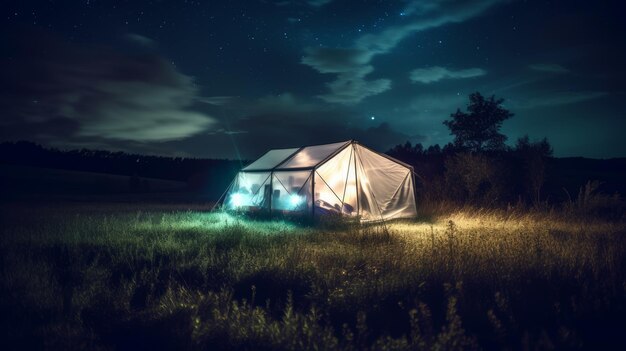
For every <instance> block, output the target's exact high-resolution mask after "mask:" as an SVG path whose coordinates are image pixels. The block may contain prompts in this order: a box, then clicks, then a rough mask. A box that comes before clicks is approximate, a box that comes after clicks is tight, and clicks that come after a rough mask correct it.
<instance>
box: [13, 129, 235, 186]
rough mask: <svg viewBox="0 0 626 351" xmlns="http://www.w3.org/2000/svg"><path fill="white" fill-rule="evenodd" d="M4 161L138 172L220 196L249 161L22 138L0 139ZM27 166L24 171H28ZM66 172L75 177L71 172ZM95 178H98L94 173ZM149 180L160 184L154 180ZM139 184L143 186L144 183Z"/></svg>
mask: <svg viewBox="0 0 626 351" xmlns="http://www.w3.org/2000/svg"><path fill="white" fill-rule="evenodd" d="M0 164H6V165H15V166H29V167H41V168H47V169H58V170H66V171H79V172H91V173H102V174H110V175H120V176H126V179H128V177H133V176H134V177H136V178H137V177H138V178H153V179H164V180H173V181H178V182H184V183H185V184H186V187H187V189H188V190H190V191H195V192H197V193H202V194H204V195H205V196H208V197H219V195H220V194H221V192H222V191H224V189H225V188H226V187H227V186H228V185H229V184H230V182H231V181H232V179H233V177H234V176H235V174H236V173H237V171H238V170H239V169H240V168H241V166H242V165H245V164H247V161H234V160H223V159H198V158H183V157H163V156H146V155H138V154H128V153H125V152H111V151H105V150H89V149H81V150H59V149H54V148H46V147H43V146H41V145H38V144H35V143H31V142H27V141H19V142H4V143H0ZM27 169H28V168H25V169H23V170H22V171H21V172H26V170H27ZM30 170H31V171H32V172H38V171H36V170H34V169H30ZM15 171H17V170H16V169H15ZM45 174H48V175H50V176H52V177H53V178H55V179H58V178H59V177H61V176H60V173H54V172H51V171H46V172H45ZM66 175H68V177H69V178H72V176H70V173H66ZM81 177H82V176H79V177H78V178H81ZM91 178H92V179H96V178H93V175H92V176H91ZM98 179H99V178H98ZM111 179H112V178H111ZM149 183H155V184H156V182H155V181H154V180H152V181H151V182H149ZM105 188H106V187H105ZM135 188H140V185H139V186H135ZM118 189H119V187H118Z"/></svg>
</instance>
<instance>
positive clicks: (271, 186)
mask: <svg viewBox="0 0 626 351" xmlns="http://www.w3.org/2000/svg"><path fill="white" fill-rule="evenodd" d="M273 197H274V172H270V202H269V204H270V217H272V198H273Z"/></svg>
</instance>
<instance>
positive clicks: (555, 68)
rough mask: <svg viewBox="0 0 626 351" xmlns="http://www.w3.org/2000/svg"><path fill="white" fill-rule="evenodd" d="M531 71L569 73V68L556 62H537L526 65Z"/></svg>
mask: <svg viewBox="0 0 626 351" xmlns="http://www.w3.org/2000/svg"><path fill="white" fill-rule="evenodd" d="M528 67H529V68H530V69H532V70H533V71H539V72H548V73H569V72H570V70H569V69H567V68H565V67H563V66H561V65H559V64H557V63H537V64H534V65H530V66H528Z"/></svg>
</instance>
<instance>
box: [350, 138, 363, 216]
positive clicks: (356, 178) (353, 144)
mask: <svg viewBox="0 0 626 351" xmlns="http://www.w3.org/2000/svg"><path fill="white" fill-rule="evenodd" d="M355 144H356V142H355V141H352V152H353V153H354V182H355V183H356V216H357V217H358V216H359V215H360V214H361V203H360V202H359V172H357V168H356V157H357V154H356V145H355Z"/></svg>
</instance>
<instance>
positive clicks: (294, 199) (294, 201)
mask: <svg viewBox="0 0 626 351" xmlns="http://www.w3.org/2000/svg"><path fill="white" fill-rule="evenodd" d="M289 203H290V204H291V206H293V207H297V206H298V205H300V204H301V203H302V196H299V195H297V194H292V195H291V196H289Z"/></svg>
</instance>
